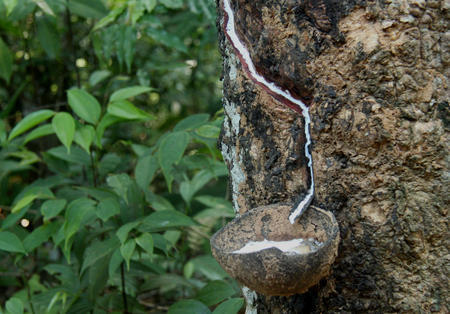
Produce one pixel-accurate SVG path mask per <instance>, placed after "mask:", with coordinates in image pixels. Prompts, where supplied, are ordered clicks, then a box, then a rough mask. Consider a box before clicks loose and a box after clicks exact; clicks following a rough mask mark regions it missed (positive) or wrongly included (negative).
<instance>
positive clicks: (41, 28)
mask: <svg viewBox="0 0 450 314" xmlns="http://www.w3.org/2000/svg"><path fill="white" fill-rule="evenodd" d="M44 3H45V2H44ZM36 23H37V39H38V40H39V42H40V44H41V47H42V49H44V51H45V52H46V53H47V55H48V57H49V58H50V59H55V58H57V57H58V56H59V54H60V50H61V45H60V43H61V39H60V36H59V33H58V29H57V27H56V23H55V22H54V21H53V20H51V19H50V18H49V17H48V16H42V17H40V18H38V19H37V21H36Z"/></svg>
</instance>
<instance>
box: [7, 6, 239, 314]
mask: <svg viewBox="0 0 450 314" xmlns="http://www.w3.org/2000/svg"><path fill="white" fill-rule="evenodd" d="M106 4H107V6H106ZM0 29H1V30H2V36H1V37H2V38H1V39H0V80H1V81H2V82H3V84H0V272H2V276H0V311H2V310H3V309H6V312H7V313H23V312H29V313H32V312H34V313H89V312H94V313H103V312H124V311H125V304H124V302H123V298H124V297H125V298H126V299H127V310H128V311H129V312H132V313H146V312H149V311H152V310H154V307H155V305H156V306H157V308H158V309H166V310H168V311H169V313H211V312H214V313H237V312H238V311H239V309H240V308H241V307H242V305H243V300H242V299H241V298H239V289H238V288H237V285H236V283H235V282H234V281H233V280H232V279H231V278H229V277H228V276H227V274H226V273H225V272H224V271H223V270H222V269H221V268H220V266H219V265H218V264H217V262H216V261H215V260H214V259H213V258H212V256H211V254H210V248H209V237H210V235H211V234H212V233H213V232H214V231H215V230H217V229H218V228H219V227H220V226H222V225H223V224H224V223H225V221H226V219H229V218H231V217H233V215H234V214H233V210H232V208H231V203H230V202H229V201H228V200H226V199H225V197H224V191H226V186H227V185H226V174H227V169H226V167H225V166H224V164H223V162H222V160H221V155H220V153H219V152H218V150H217V148H216V142H217V137H218V135H219V130H220V124H221V122H222V116H221V114H220V113H217V114H216V111H217V110H218V109H219V103H220V96H219V91H220V85H219V84H218V81H219V79H218V76H219V69H218V68H219V66H218V65H219V54H218V51H217V48H216V45H217V43H216V33H215V4H214V1H212V0H191V1H187V2H185V1H181V0H175V1H174V0H170V1H166V0H164V1H163V0H123V1H122V0H120V1H119V0H113V1H102V0H95V1H94V0H70V1H54V0H17V1H16V0H14V1H13V0H4V1H0ZM197 112H207V113H201V114H198V113H197Z"/></svg>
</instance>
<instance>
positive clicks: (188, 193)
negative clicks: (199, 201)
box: [180, 170, 214, 204]
mask: <svg viewBox="0 0 450 314" xmlns="http://www.w3.org/2000/svg"><path fill="white" fill-rule="evenodd" d="M212 178H214V176H213V174H212V173H211V172H210V171H206V170H202V171H199V172H197V173H196V174H195V176H194V178H193V179H192V181H183V182H182V183H181V184H180V194H181V196H182V197H183V199H184V200H185V201H186V203H188V204H189V203H190V202H191V199H192V197H193V196H194V195H195V193H197V192H198V191H199V190H200V189H201V188H203V187H204V186H205V184H207V183H208V182H209V181H211V179H212Z"/></svg>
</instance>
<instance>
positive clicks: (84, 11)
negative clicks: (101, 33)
mask: <svg viewBox="0 0 450 314" xmlns="http://www.w3.org/2000/svg"><path fill="white" fill-rule="evenodd" d="M68 4H69V9H70V11H71V12H72V13H74V14H76V15H79V16H82V17H85V18H94V19H101V18H102V17H103V16H105V14H107V13H108V11H107V10H106V8H105V6H104V5H103V3H102V1H101V0H70V1H68Z"/></svg>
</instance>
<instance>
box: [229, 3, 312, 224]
mask: <svg viewBox="0 0 450 314" xmlns="http://www.w3.org/2000/svg"><path fill="white" fill-rule="evenodd" d="M230 1H231V0H223V10H224V30H225V35H226V36H227V38H228V40H229V41H230V43H231V45H232V46H233V48H234V49H235V52H236V55H237V56H238V58H239V60H240V61H241V64H242V67H243V68H244V70H245V72H246V73H247V75H248V76H249V78H250V79H251V80H252V81H253V82H254V83H255V84H257V85H258V86H260V87H262V88H263V89H264V90H265V91H266V92H268V93H269V94H270V95H271V96H272V97H274V98H275V99H276V100H278V101H280V102H281V103H283V104H284V105H286V106H288V107H289V108H291V109H292V110H294V111H296V112H298V113H300V114H302V115H303V117H304V120H305V129H304V131H305V138H306V143H305V156H306V158H307V159H308V164H307V166H308V168H309V174H310V182H311V183H310V186H309V188H308V190H307V193H306V196H305V197H304V198H303V199H302V200H301V201H300V202H298V204H296V205H295V206H294V208H293V209H292V211H291V214H290V215H289V221H290V223H291V224H293V223H294V222H295V220H296V219H297V218H299V217H300V216H301V215H302V214H303V213H304V211H305V210H306V209H307V208H308V207H309V205H310V204H311V202H312V200H313V198H314V172H313V160H312V155H311V153H310V151H309V148H310V145H311V135H310V131H309V129H310V124H311V117H310V115H309V109H308V107H307V106H306V105H305V103H303V102H302V101H301V100H300V99H297V98H295V97H293V96H292V95H291V93H290V92H289V91H288V90H284V89H282V88H281V87H279V86H277V85H276V84H275V83H274V82H270V81H268V80H267V79H266V78H265V77H264V76H262V75H261V74H260V73H258V71H257V70H256V67H255V65H254V63H253V60H252V59H251V57H250V52H249V51H248V49H247V47H246V46H245V45H244V43H243V42H242V41H241V40H240V39H239V36H238V35H237V32H236V27H235V19H234V12H233V9H232V8H231V4H230Z"/></svg>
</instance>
